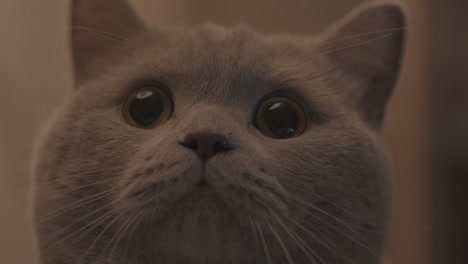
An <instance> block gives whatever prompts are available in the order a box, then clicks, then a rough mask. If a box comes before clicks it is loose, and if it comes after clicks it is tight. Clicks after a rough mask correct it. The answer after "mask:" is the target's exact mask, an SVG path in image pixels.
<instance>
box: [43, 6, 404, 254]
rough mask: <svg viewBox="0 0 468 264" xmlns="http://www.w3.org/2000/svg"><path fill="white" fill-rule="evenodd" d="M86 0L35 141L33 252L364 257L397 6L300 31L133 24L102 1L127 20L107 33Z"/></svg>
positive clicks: (382, 218) (377, 227)
mask: <svg viewBox="0 0 468 264" xmlns="http://www.w3.org/2000/svg"><path fill="white" fill-rule="evenodd" d="M83 2H84V1H83ZM100 2H106V1H100ZM118 3H120V1H119V2H118ZM80 5H81V6H80ZM91 5H92V4H91ZM117 5H119V4H117ZM98 6H99V4H98V5H96V6H94V7H93V6H86V4H84V3H82V4H81V1H76V2H75V8H76V10H77V11H76V13H75V17H74V20H75V23H77V27H76V30H78V31H79V30H80V27H81V31H79V32H78V31H77V32H75V34H74V51H75V56H76V57H75V61H76V74H77V76H76V77H77V83H78V84H79V88H78V89H77V90H76V91H75V93H74V95H73V97H72V98H71V100H70V101H69V102H68V103H67V104H66V105H65V106H64V108H63V109H62V110H61V111H60V112H59V114H58V115H57V116H56V118H55V120H54V122H53V124H52V125H51V128H50V129H49V132H48V134H47V136H46V138H45V140H44V141H43V143H42V144H41V145H42V146H41V148H40V150H39V152H38V158H37V162H36V163H37V165H36V168H37V169H36V198H37V200H36V202H37V204H36V219H37V220H36V221H37V226H38V234H39V240H40V246H41V250H42V259H43V262H44V263H78V262H79V261H82V262H83V263H94V262H95V263H105V262H106V261H108V262H109V263H153V262H155V263H161V262H162V263H269V259H271V261H272V263H287V262H288V261H289V260H293V261H295V263H375V262H376V261H377V259H379V255H380V254H381V251H382V246H383V243H384V240H385V229H386V224H387V221H388V217H389V207H390V206H389V200H390V194H389V193H390V180H389V175H388V168H387V162H388V161H387V157H386V153H385V150H384V147H383V145H382V142H381V138H380V135H379V128H380V124H381V119H382V114H383V110H384V108H385V103H386V101H387V100H388V97H389V94H390V92H391V88H392V87H393V85H394V81H395V76H396V75H397V68H398V61H399V56H400V49H401V32H400V31H397V30H394V29H396V28H399V27H401V26H402V23H403V22H402V17H401V11H400V9H399V8H397V7H396V6H393V5H384V6H381V7H376V6H371V7H367V8H366V11H363V12H360V13H359V14H360V15H356V16H355V18H353V19H350V18H349V19H347V22H346V23H344V24H345V25H344V26H342V27H340V28H338V29H335V30H332V32H331V33H329V34H326V36H321V37H315V38H309V39H299V38H292V37H285V36H262V35H259V34H256V33H254V32H251V31H250V30H248V29H245V28H235V29H229V30H227V29H222V28H217V27H213V26H206V27H202V28H199V29H196V30H183V29H164V30H162V29H159V30H156V31H146V30H144V29H143V28H142V25H141V24H140V23H139V22H138V21H137V20H136V18H135V17H134V15H133V14H132V13H131V12H130V10H128V9H127V7H126V6H125V4H122V6H119V7H115V10H110V12H109V16H111V18H112V15H115V16H116V17H118V18H119V19H122V20H123V21H125V22H128V23H127V25H128V27H129V29H132V30H129V31H126V32H127V35H122V34H123V33H122V32H119V31H115V32H114V33H112V32H111V29H113V28H114V27H112V26H110V25H109V28H106V27H104V28H102V29H103V30H100V29H101V27H102V26H103V25H105V23H103V21H104V22H105V21H107V20H109V21H110V20H112V19H111V18H110V19H102V18H100V19H97V20H98V21H99V23H100V24H99V25H98V24H96V25H93V24H92V23H93V19H92V15H93V12H92V11H93V8H97V7H98ZM80 10H81V11H80ZM83 10H85V11H86V12H85V13H83V14H81V12H84V11H83ZM80 16H82V17H83V19H82V20H80V18H81V17H80ZM90 16H91V19H90ZM85 18H86V19H85ZM113 19H115V17H114V18H113ZM369 20H375V22H376V23H377V24H378V25H377V28H376V25H369V24H368V23H367V22H369ZM80 21H81V23H82V24H83V25H82V24H80ZM83 21H87V22H86V23H85V22H83ZM378 21H383V22H382V23H380V24H379V23H378ZM87 23H91V24H87ZM111 24H112V23H111ZM93 27H94V28H97V29H99V31H97V30H95V31H91V30H86V29H90V28H93ZM366 27H368V28H366ZM114 29H115V28H114ZM375 29H378V30H388V29H392V30H393V31H392V30H391V31H388V32H390V33H391V35H388V36H385V35H386V33H385V32H384V33H382V32H377V33H375V32H374V31H376V30H375ZM96 32H97V33H98V34H93V33H96ZM369 32H373V33H372V34H370V35H369V34H364V35H363V36H364V37H359V39H356V37H354V38H353V37H351V38H350V37H349V36H355V35H357V34H359V33H369ZM106 36H107V37H108V39H111V41H110V42H108V43H107V45H102V44H103V40H102V39H103V38H104V37H106ZM122 37H125V39H122ZM380 39H382V40H380ZM366 40H367V42H369V41H370V43H373V44H371V45H370V46H369V45H368V46H364V45H356V44H361V43H363V42H364V41H366ZM379 40H380V42H379ZM109 43H111V45H110V44H109ZM99 45H102V46H101V47H100V46H99ZM90 47H92V48H90ZM343 47H348V48H347V49H341V48H343ZM101 55H102V56H101ZM372 261H374V262H372Z"/></svg>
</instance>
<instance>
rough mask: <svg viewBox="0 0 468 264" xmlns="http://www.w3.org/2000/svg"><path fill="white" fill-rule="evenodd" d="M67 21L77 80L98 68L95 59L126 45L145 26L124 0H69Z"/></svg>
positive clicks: (98, 70) (93, 73)
mask: <svg viewBox="0 0 468 264" xmlns="http://www.w3.org/2000/svg"><path fill="white" fill-rule="evenodd" d="M71 22H72V30H71V37H72V52H73V60H74V68H75V79H76V82H77V84H80V83H81V82H83V81H85V80H87V79H89V78H92V77H94V76H95V75H96V74H98V73H99V72H100V67H102V66H103V64H102V63H98V62H99V60H101V59H102V58H103V57H106V56H108V55H109V54H110V53H113V52H116V51H117V50H119V49H123V48H126V46H127V47H128V46H129V45H130V44H129V43H131V39H132V38H134V37H135V36H136V35H138V34H140V33H142V32H144V31H145V30H146V29H145V26H144V24H143V22H142V21H140V19H139V18H138V16H137V15H136V13H135V12H134V11H133V10H132V9H131V7H130V6H129V5H128V4H127V3H126V2H125V1H124V0H73V1H72V21H71ZM98 65H99V66H98Z"/></svg>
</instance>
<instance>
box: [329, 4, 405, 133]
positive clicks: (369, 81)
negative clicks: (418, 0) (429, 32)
mask: <svg viewBox="0 0 468 264" xmlns="http://www.w3.org/2000/svg"><path fill="white" fill-rule="evenodd" d="M405 23H406V13H405V9H404V8H403V7H402V6H401V5H400V4H398V3H396V2H382V1H376V2H370V3H366V4H363V5H361V6H359V7H358V8H356V9H355V10H354V11H352V12H350V13H349V14H348V15H347V16H346V17H345V18H343V19H342V20H341V21H339V22H338V23H337V24H335V25H334V26H332V28H331V29H329V30H328V31H327V33H326V35H325V38H324V42H323V44H322V45H321V50H320V52H321V54H324V55H325V56H327V57H328V58H330V60H331V61H332V62H333V64H334V65H336V66H337V67H338V68H339V69H341V71H342V72H343V73H344V74H345V76H349V77H351V78H354V79H355V80H359V81H362V82H361V83H360V84H359V85H355V86H351V87H346V83H343V87H339V89H340V90H341V92H342V93H344V94H345V95H346V98H348V99H347V100H349V103H350V104H352V105H353V106H354V107H356V108H357V109H358V110H359V111H360V113H361V114H362V116H363V118H364V119H365V120H366V121H368V122H370V124H371V125H372V126H374V127H376V128H379V127H380V126H381V123H382V119H383V115H384V111H385V107H386V104H387V102H388V100H389V99H390V96H391V94H392V90H393V88H394V86H395V84H396V81H397V78H398V75H399V71H400V66H401V65H400V64H401V60H402V53H403V49H404V42H405V35H406V34H405V27H406V26H405Z"/></svg>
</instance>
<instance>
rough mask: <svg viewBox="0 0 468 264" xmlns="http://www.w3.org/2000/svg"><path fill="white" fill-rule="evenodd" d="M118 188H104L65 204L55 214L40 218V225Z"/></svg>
mask: <svg viewBox="0 0 468 264" xmlns="http://www.w3.org/2000/svg"><path fill="white" fill-rule="evenodd" d="M118 188H119V187H116V188H113V189H110V190H105V191H103V192H100V193H97V194H93V195H91V196H89V197H86V198H84V199H81V200H78V201H76V202H74V203H72V204H71V205H69V206H67V207H65V208H62V209H60V210H58V212H56V213H55V214H53V215H51V216H47V218H46V219H44V220H41V222H40V225H43V224H45V223H46V222H48V221H50V220H52V219H54V218H56V217H58V216H60V215H62V214H64V213H67V212H69V211H71V210H73V209H76V208H79V207H82V206H84V205H87V204H90V203H92V202H95V201H98V200H99V199H101V198H104V197H106V196H109V195H110V193H111V192H112V191H114V190H116V189H118Z"/></svg>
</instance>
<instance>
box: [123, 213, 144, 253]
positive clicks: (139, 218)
mask: <svg viewBox="0 0 468 264" xmlns="http://www.w3.org/2000/svg"><path fill="white" fill-rule="evenodd" d="M143 214H144V212H140V213H138V214H137V216H136V219H137V220H136V221H135V223H134V224H133V228H132V229H131V230H130V232H129V234H128V237H127V241H126V242H125V259H127V256H128V248H129V243H130V241H131V240H132V237H133V235H134V234H135V231H136V229H137V227H138V226H139V225H140V223H141V221H142V219H143V217H142V215H143Z"/></svg>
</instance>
